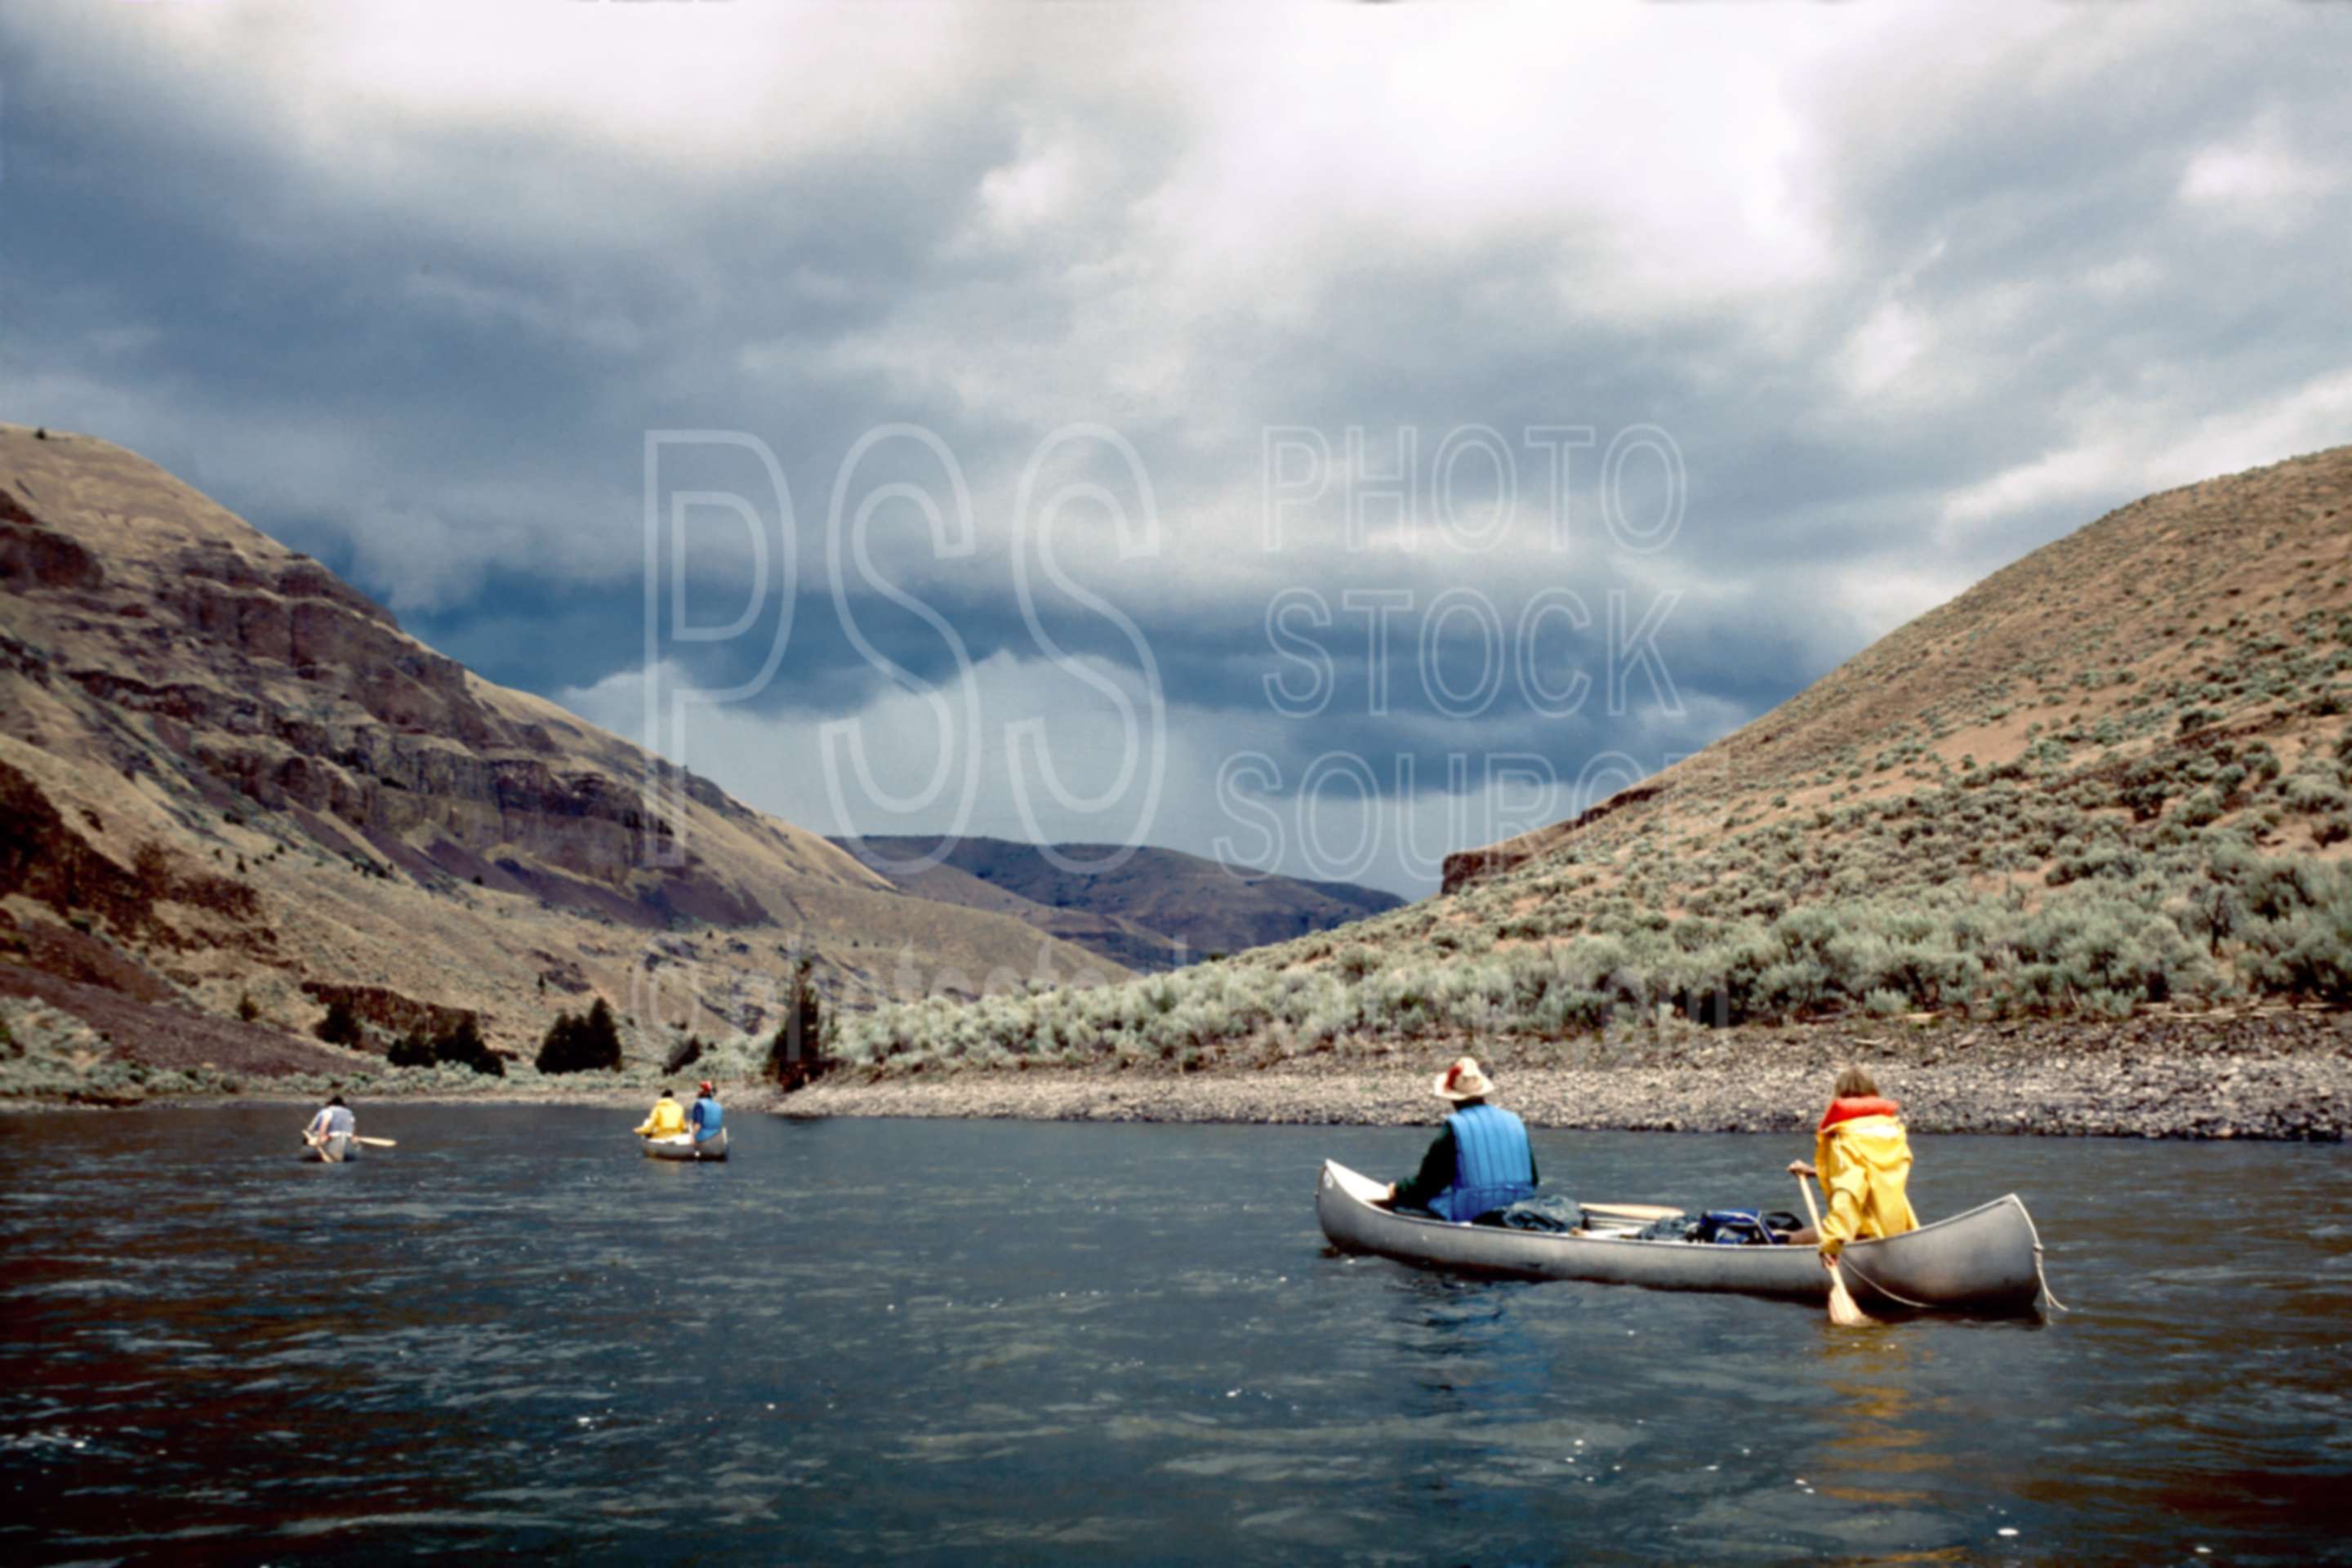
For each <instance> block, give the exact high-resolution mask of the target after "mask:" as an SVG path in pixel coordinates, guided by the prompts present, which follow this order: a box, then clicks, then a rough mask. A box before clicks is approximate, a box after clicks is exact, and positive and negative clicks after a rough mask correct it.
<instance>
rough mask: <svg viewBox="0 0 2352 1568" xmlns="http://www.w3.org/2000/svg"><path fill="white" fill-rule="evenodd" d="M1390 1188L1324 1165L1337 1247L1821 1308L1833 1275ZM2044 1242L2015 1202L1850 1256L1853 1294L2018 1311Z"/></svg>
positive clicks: (1325, 1221) (1323, 1207) (1321, 1205)
mask: <svg viewBox="0 0 2352 1568" xmlns="http://www.w3.org/2000/svg"><path fill="white" fill-rule="evenodd" d="M1387 1191H1388V1184H1386V1183H1384V1182H1375V1181H1373V1180H1371V1179H1370V1177H1368V1176H1364V1175H1361V1174H1360V1173H1357V1172H1354V1171H1351V1170H1349V1169H1348V1167H1346V1166H1345V1165H1342V1164H1340V1163H1339V1162H1337V1161H1333V1160H1327V1161H1325V1162H1324V1164H1323V1179H1322V1181H1321V1182H1320V1183H1319V1184H1318V1186H1317V1188H1316V1193H1315V1217H1316V1218H1317V1219H1318V1220H1319V1221H1321V1222H1322V1226H1323V1234H1324V1235H1325V1236H1327V1237H1330V1239H1331V1244H1332V1245H1333V1246H1334V1247H1339V1248H1340V1249H1341V1250H1343V1251H1347V1252H1370V1253H1377V1254H1379V1255H1380V1256H1381V1257H1383V1258H1397V1259H1400V1260H1401V1261H1403V1262H1406V1263H1419V1264H1424V1265H1429V1266H1432V1267H1436V1268H1458V1269H1463V1270H1465V1271H1469V1272H1474V1273H1481V1274H1499V1275H1506V1276H1509V1277H1511V1278H1514V1279H1586V1280H1592V1281H1595V1282H1597V1283H1601V1284H1611V1285H1646V1286H1649V1287H1651V1288H1652V1289H1660V1290H1728V1291H1735V1292H1738V1293H1740V1294H1743V1295H1751V1296H1777V1297H1782V1298H1785V1299H1788V1300H1801V1301H1824V1300H1828V1298H1829V1275H1828V1274H1827V1272H1825V1271H1824V1270H1823V1269H1822V1266H1821V1260H1820V1258H1818V1257H1817V1256H1816V1255H1815V1253H1814V1251H1813V1249H1812V1248H1811V1247H1763V1246H1748V1247H1726V1246H1717V1245H1713V1244H1710V1243H1706V1242H1690V1241H1642V1240H1636V1239H1634V1238H1633V1237H1630V1236H1587V1235H1583V1234H1581V1233H1579V1234H1571V1235H1561V1234H1559V1233H1556V1232H1547V1231H1533V1230H1508V1229H1503V1228H1500V1227H1497V1226H1472V1225H1454V1224H1452V1223H1450V1222H1448V1221H1445V1220H1441V1219H1425V1218H1422V1217H1419V1216H1416V1215H1402V1214H1398V1213H1396V1212H1394V1211H1393V1210H1391V1209H1388V1208H1385V1207H1382V1206H1381V1205H1380V1203H1379V1202H1378V1201H1377V1200H1379V1199H1381V1198H1382V1197H1383V1196H1384V1195H1385V1194H1386V1193H1387ZM2041 1249H2042V1243H2041V1237H2038V1236H2037V1235H2036V1234H2035V1233H2034V1229H2033V1218H2032V1215H2029V1214H2027V1213H2026V1212H2025V1205H2024V1204H2022V1203H2021V1202H2020V1201H2019V1200H2018V1198H2017V1195H2016V1194H2013V1193H2012V1194H2010V1195H2008V1196H2007V1197H2002V1198H1996V1199H1995V1200H1993V1201H1992V1202H1991V1203H1989V1204H1985V1205H1982V1206H1980V1207H1978V1208H1972V1209H1970V1210H1969V1211H1968V1212H1967V1213H1966V1214H1958V1215H1952V1216H1951V1217H1950V1218H1949V1219H1940V1220H1937V1222H1936V1223H1935V1224H1933V1225H1928V1226H1920V1227H1919V1228H1918V1229H1917V1230H1914V1231H1907V1232H1906V1233H1905V1234H1903V1235H1901V1236H1892V1237H1884V1238H1882V1239H1880V1240H1876V1241H1857V1242H1853V1243H1852V1244H1850V1245H1849V1246H1848V1247H1846V1248H1845V1250H1844V1254H1843V1256H1844V1258H1845V1264H1844V1272H1845V1279H1846V1284H1847V1286H1848V1287H1849V1288H1850V1289H1852V1290H1853V1295H1854V1299H1855V1300H1856V1301H1857V1302H1858V1303H1860V1304H1861V1305H1862V1306H1863V1307H1864V1309H1865V1310H1869V1311H1873V1312H1878V1313H1888V1312H1895V1311H1899V1310H1903V1309H1906V1308H1911V1309H1929V1310H1937V1311H1964V1312H1980V1313H2020V1312H2030V1311H2032V1310H2033V1309H2034V1307H2035V1305H2036V1303H2037V1302H2038V1301H2039V1300H2041V1296H2042V1270H2041V1260H2040V1257H2039V1254H2040V1252H2041Z"/></svg>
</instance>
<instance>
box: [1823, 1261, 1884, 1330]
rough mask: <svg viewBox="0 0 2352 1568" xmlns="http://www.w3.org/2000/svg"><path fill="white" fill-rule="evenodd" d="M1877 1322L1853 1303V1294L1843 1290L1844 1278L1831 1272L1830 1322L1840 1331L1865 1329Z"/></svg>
mask: <svg viewBox="0 0 2352 1568" xmlns="http://www.w3.org/2000/svg"><path fill="white" fill-rule="evenodd" d="M1830 1321H1831V1322H1832V1323H1835V1324H1836V1325H1837V1326H1838V1327H1839V1328H1841V1329H1866V1328H1868V1327H1870V1326H1871V1325H1872V1324H1873V1323H1874V1322H1876V1321H1878V1320H1877V1319H1875V1318H1874V1317H1872V1316H1871V1315H1870V1314H1869V1313H1868V1312H1865V1311H1864V1310H1862V1308H1861V1307H1860V1305H1858V1304H1857V1303H1856V1302H1855V1300H1854V1299H1853V1292H1852V1291H1850V1290H1848V1289H1846V1288H1845V1279H1844V1277H1843V1275H1841V1274H1839V1273H1838V1272H1837V1271H1836V1270H1834V1269H1832V1270H1831V1272H1830Z"/></svg>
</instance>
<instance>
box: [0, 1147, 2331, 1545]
mask: <svg viewBox="0 0 2352 1568" xmlns="http://www.w3.org/2000/svg"><path fill="white" fill-rule="evenodd" d="M362 1115H363V1121H362V1131H365V1132H369V1133H372V1134H377V1135H382V1136H388V1137H393V1138H396V1139H398V1140H399V1142H400V1147H399V1148H398V1149H397V1150H394V1151H391V1152H375V1153H372V1154H371V1155H370V1156H369V1157H367V1158H365V1159H364V1160H362V1161H361V1162H359V1163H355V1164H352V1165H351V1166H348V1167H326V1166H319V1165H304V1164H301V1163H298V1162H297V1161H296V1160H295V1159H294V1158H293V1153H294V1150H295V1131H296V1129H297V1127H298V1126H299V1122H300V1121H301V1113H300V1112H299V1111H297V1110H290V1109H288V1108H284V1107H275V1108H255V1107H225V1108H217V1109H191V1110H159V1111H146V1112H132V1113H122V1114H109V1115H94V1114H92V1115H84V1114H55V1115H26V1114H20V1113H12V1114H9V1115H6V1116H0V1237H5V1249H0V1259H5V1273H0V1495H5V1499H6V1503H5V1510H0V1560H5V1561H6V1562H9V1563H67V1562H73V1563H103V1562H134V1563H161V1562H170V1563H259V1562H268V1563H324V1562H352V1563H357V1562H380V1561H382V1560H383V1559H385V1558H386V1557H389V1556H394V1555H409V1554H415V1553H421V1552H459V1553H463V1554H466V1555H485V1554H488V1553H491V1552H530V1553H534V1554H540V1555H544V1556H547V1557H550V1558H552V1559H553V1560H556V1561H573V1562H607V1561H647V1562H651V1561H664V1562H667V1561H676V1560H686V1561H700V1562H739V1561H740V1562H747V1563H772V1562H784V1561H792V1562H831V1561H844V1560H859V1559H871V1558H882V1557H887V1558H892V1559H900V1560H908V1561H918V1562H921V1561H935V1562H955V1561H973V1560H986V1561H1004V1562H1061V1563H1093V1562H1100V1561H1105V1560H1112V1559H1116V1560H1120V1561H1129V1562H1151V1561H1157V1562H1178V1561H1187V1560H1203V1559H1212V1560H1221V1561H1222V1560H1234V1561H1251V1562H1291V1561H1297V1560H1300V1559H1313V1560H1318V1561H1340V1560H1347V1561H1356V1562H1368V1563H1371V1562H1394V1563H1423V1562H1432V1561H1441V1560H1442V1561H1448V1562H1463V1563H1473V1562H1475V1563H1503V1562H1554V1561H1571V1562H1573V1561H1582V1562H1613V1561H1669V1562H1679V1563H1773V1562H1785V1561H1790V1560H1792V1559H1798V1558H1816V1559H1821V1560H1846V1561H1856V1562H1884V1561H1897V1560H1900V1561H1927V1562H1952V1561H1958V1562H2010V1561H2014V1562H2021V1563H2082V1562H2095V1561H2131V1562H2173V1563H2221V1562H2227V1563H2256V1562H2275V1563H2289V1562H2296V1563H2300V1562H2311V1561H2315V1560H2326V1559H2330V1558H2333V1559H2334V1560H2338V1561H2352V1548H2347V1544H2346V1537H2345V1529H2346V1526H2347V1523H2352V1351H2347V1339H2346V1336H2347V1329H2352V1158H2347V1154H2346V1152H2344V1151H2343V1150H2342V1149H2341V1148H2336V1147H2314V1146H2293V1145H2251V1144H2243V1143H2236V1144H2232V1143H2220V1144H2181V1143H2156V1142H2126V1141H2104V1140H2085V1141H2072V1142H2070V1141H2056V1140H2033V1139H1997V1138H1927V1137H1923V1138H1921V1139H1919V1140H1918V1156H1919V1166H1918V1171H1917V1173H1916V1176H1915V1179H1914V1186H1913V1194H1914V1197H1915V1199H1916V1201H1917V1203H1918V1205H1919V1206H1920V1208H1921V1210H1922V1212H1923V1213H1924V1214H1927V1215H1937V1214H1943V1213H1949V1212H1952V1211H1953V1210H1955V1209H1958V1208H1960V1207H1964V1206H1967V1205H1972V1204H1974V1203H1977V1202H1979V1201H1981V1200H1983V1199H1986V1198H1990V1197H1993V1196H1997V1195H1998V1194H2000V1193H2002V1192H2006V1191H2011V1190H2014V1191H2016V1192H2018V1193H2020V1194H2022V1195H2023V1196H2024V1197H2025V1199H2026V1201H2027V1202H2028V1204H2029V1205H2031V1206H2032V1210H2033V1212H2034V1214H2035V1216H2036V1217H2037V1219H2038V1220H2039V1222H2040V1224H2041V1227H2042V1235H2043V1237H2044V1238H2045V1239H2046V1241H2047V1243H2048V1246H2049V1268H2050V1275H2051V1282H2052V1284H2053V1287H2054V1288H2055V1289H2056V1290H2057V1292H2058V1294H2059V1295H2060V1296H2061V1297H2063V1299H2065V1300H2066V1301H2067V1302H2068V1303H2069V1305H2071V1306H2072V1307H2073V1308H2074V1311H2073V1312H2072V1313H2071V1314H2068V1315H2065V1316H2063V1317H2059V1318H2057V1319H2055V1320H2054V1321H2053V1322H2051V1323H2049V1324H2047V1325H2042V1324H2033V1323H1999V1322H1955V1321H1916V1322H1911V1323H1907V1324H1904V1325H1901V1326H1897V1327H1892V1328H1886V1329H1881V1330H1873V1331H1859V1332H1855V1331H1836V1330H1832V1329H1830V1328H1829V1327H1827V1326H1826V1325H1825V1323H1824V1321H1823V1320H1822V1314H1821V1313H1820V1312H1819V1311H1817V1310H1811V1309H1808V1308H1805V1307H1801V1306H1797V1305H1792V1304H1788V1303H1780V1302H1772V1301H1756V1300H1742V1299H1738V1298H1732V1297H1706V1296H1677V1295H1666V1294H1660V1293H1653V1292H1649V1291H1643V1290H1636V1289H1623V1288H1608V1287H1601V1286H1586V1285H1574V1284H1542V1285H1530V1284H1521V1283H1497V1282H1480V1281H1475V1280H1465V1279H1449V1278H1446V1277H1444V1276H1440V1275H1435V1274H1431V1273H1425V1272H1421V1271H1417V1270H1414V1269H1412V1268H1404V1267H1401V1266H1399V1265H1397V1264H1393V1263H1390V1262H1386V1261H1382V1260H1378V1259H1367V1258H1346V1257H1339V1256H1334V1255H1329V1254H1328V1253H1327V1252H1326V1249H1325V1247H1324V1245H1323V1241H1322V1237H1321V1235H1320V1233H1319V1232H1318V1230H1317V1228H1316V1224H1315V1218H1314V1212H1313V1191H1314V1183H1315V1175H1316V1171H1317V1167H1318V1161H1319V1160H1320V1159H1321V1158H1322V1157H1323V1156H1324V1155H1326V1154H1332V1155H1336V1156H1338V1157H1339V1158H1341V1159H1344V1160H1346V1161H1347V1162H1348V1163H1351V1164H1355V1165H1358V1166H1360V1167H1361V1168H1364V1169H1367V1170H1371V1171H1377V1172H1381V1173H1399V1172H1402V1171H1403V1170H1406V1169H1409V1168H1410V1166H1411V1165H1412V1163H1413V1161H1414V1160H1415V1158H1416V1157H1417V1155H1418V1152H1419V1149H1420V1147H1421V1144H1422V1142H1423V1140H1424V1134H1423V1133H1420V1132H1416V1131H1398V1130H1392V1129H1362V1128H1342V1129H1326V1130H1316V1129H1293V1128H1250V1127H1164V1126H1152V1127H1145V1126H1134V1127H1118V1126H1098V1125H1061V1124H1052V1123H1004V1122H977V1123H974V1122H914V1121H830V1122H804V1121H782V1120H771V1119H763V1118H757V1117H751V1116H740V1117H739V1118H738V1119H737V1120H735V1121H733V1122H732V1123H731V1126H730V1131H731V1132H732V1134H733V1138H734V1150H735V1158H734V1159H733V1160H732V1161H730V1163H726V1164H723V1165H716V1164H714V1165H703V1166H688V1165H676V1164H667V1163H656V1162H653V1161H648V1160H644V1159H641V1158H639V1157H638V1156H637V1154H636V1153H635V1150H634V1149H633V1147H632V1143H633V1140H631V1139H630V1138H629V1137H628V1135H627V1132H626V1129H627V1128H628V1126H629V1125H630V1122H631V1121H632V1120H633V1118H631V1117H630V1116H629V1115H627V1114H626V1113H621V1112H614V1111H598V1110H581V1109H573V1108H561V1109H558V1108H535V1107H521V1106H486V1107H473V1106H469V1107H463V1108H447V1107H430V1106H393V1107H389V1108H383V1109H376V1108H372V1107H371V1108H363V1111H362ZM1802 1152H1805V1151H1804V1150H1803V1148H1802V1147H1801V1145H1800V1144H1797V1143H1795V1142H1791V1141H1790V1140H1786V1139H1770V1138H1747V1137H1692V1136H1684V1137H1674V1136H1666V1135H1655V1134H1591V1133H1568V1132H1548V1133H1538V1156H1539V1158H1540V1160H1541V1163H1542V1166H1543V1169H1544V1171H1545V1173H1546V1176H1547V1178H1548V1182H1549V1185H1550V1186H1552V1187H1553V1188H1554V1189H1556V1190H1557V1189H1565V1190H1569V1191H1571V1192H1573V1193H1574V1194H1577V1195H1580V1196H1583V1197H1587V1198H1619V1199H1627V1200H1636V1199H1665V1200H1669V1201H1675V1202H1698V1203H1713V1204H1725V1203H1731V1202H1738V1201H1746V1202H1749V1203H1754V1202H1759V1201H1761V1202H1764V1203H1767V1204H1769V1205H1772V1206H1782V1207H1785V1206H1790V1201H1791V1200H1792V1199H1793V1197H1794V1193H1793V1190H1792V1189H1791V1184H1790V1182H1789V1181H1788V1179H1787V1178H1786V1177H1785V1176H1782V1175H1780V1173H1779V1171H1780V1165H1781V1164H1782V1163H1785V1162H1786V1161H1787V1160H1788V1159H1789V1158H1790V1157H1791V1156H1792V1155H1796V1154H1800V1153H1802Z"/></svg>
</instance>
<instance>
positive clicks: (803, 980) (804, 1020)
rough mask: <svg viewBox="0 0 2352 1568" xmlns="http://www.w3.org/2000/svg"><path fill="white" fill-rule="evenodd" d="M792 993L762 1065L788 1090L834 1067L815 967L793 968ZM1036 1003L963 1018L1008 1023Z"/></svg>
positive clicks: (1029, 1000)
mask: <svg viewBox="0 0 2352 1568" xmlns="http://www.w3.org/2000/svg"><path fill="white" fill-rule="evenodd" d="M792 989H793V998H792V1005H791V1006H790V1007H789V1008H788V1009H787V1010H786V1012H785V1014H784V1020H783V1022H782V1023H781V1024H779V1025H777V1026H776V1032H775V1035H774V1036H773V1037H772V1038H771V1039H770V1040H769V1042H768V1054H767V1058H766V1059H765V1060H764V1061H763V1062H762V1063H761V1071H762V1072H763V1073H764V1074H765V1075H766V1076H767V1078H768V1079H771V1080H772V1081H773V1082H775V1083H779V1084H782V1085H784V1086H785V1087H787V1088H790V1087H792V1086H793V1085H794V1084H796V1083H801V1082H805V1081H806V1080H807V1079H812V1078H815V1077H817V1076H818V1075H820V1074H821V1073H823V1072H824V1071H825V1070H826V1069H827V1068H830V1067H831V1066H832V1065H833V1062H832V1059H831V1058H830V1056H829V1055H828V1053H827V1051H826V1048H825V1031H824V998H823V997H822V996H820V995H819V994H818V993H817V988H816V981H815V978H814V964H813V963H811V961H810V960H808V959H806V958H803V959H801V960H799V961H798V962H797V963H795V964H794V965H793V977H792ZM1036 1000H1037V999H1036V998H1035V997H1032V996H1000V997H990V998H987V999H985V1000H983V1001H982V1002H979V1003H975V1004H974V1005H973V1006H972V1008H971V1010H970V1011H969V1012H968V1013H967V1014H966V1018H967V1019H984V1018H987V1017H989V1016H991V1014H993V1015H994V1016H995V1017H996V1018H998V1019H999V1020H1009V1019H1011V1018H1014V1017H1018V1016H1021V1015H1022V1014H1024V1013H1030V1014H1034V1010H1035V1004H1036ZM958 1043H959V1045H964V1044H966V1043H967V1042H961V1041H960V1042H958Z"/></svg>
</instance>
